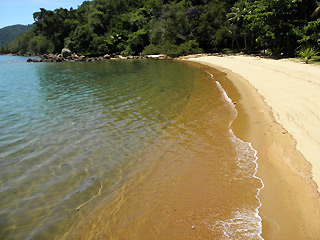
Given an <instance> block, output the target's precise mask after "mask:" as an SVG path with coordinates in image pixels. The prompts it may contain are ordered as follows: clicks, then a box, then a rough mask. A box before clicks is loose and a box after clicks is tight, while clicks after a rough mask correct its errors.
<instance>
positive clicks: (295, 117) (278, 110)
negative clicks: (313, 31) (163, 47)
mask: <svg viewBox="0 0 320 240" xmlns="http://www.w3.org/2000/svg"><path fill="white" fill-rule="evenodd" d="M189 60H192V61H194V62H200V63H209V64H213V65H217V66H220V67H223V68H227V69H229V70H231V71H232V72H234V73H237V74H239V75H241V76H242V77H243V78H245V79H246V80H247V81H248V82H250V83H251V84H252V85H253V86H254V87H255V88H256V89H257V91H258V93H260V94H261V95H262V96H263V97H264V98H265V102H266V103H267V104H268V105H269V106H270V107H271V108H272V112H273V115H274V118H275V120H276V121H277V122H278V123H279V124H281V125H282V126H283V127H284V128H285V129H286V130H287V131H288V132H289V133H291V135H292V136H293V138H294V139H295V140H296V141H297V150H299V151H300V152H301V153H302V154H303V155H304V157H305V158H306V159H307V160H308V161H309V162H310V163H311V164H312V166H313V167H312V173H313V179H314V181H315V182H316V183H317V185H318V190H319V186H320V155H319V152H320V67H318V66H314V65H307V64H302V63H296V62H292V61H289V60H272V59H263V58H258V57H247V56H224V57H219V56H208V57H201V58H193V59H189Z"/></svg>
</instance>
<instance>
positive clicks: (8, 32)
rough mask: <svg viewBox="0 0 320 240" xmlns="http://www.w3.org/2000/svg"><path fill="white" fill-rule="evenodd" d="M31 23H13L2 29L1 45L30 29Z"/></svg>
mask: <svg viewBox="0 0 320 240" xmlns="http://www.w3.org/2000/svg"><path fill="white" fill-rule="evenodd" d="M31 27H32V26H31V25H20V24H17V25H13V26H8V27H4V28H1V29H0V47H3V46H5V45H7V44H9V43H11V42H12V41H13V40H14V39H15V38H16V37H18V36H19V35H21V34H23V33H25V32H27V31H29V30H30V29H31Z"/></svg>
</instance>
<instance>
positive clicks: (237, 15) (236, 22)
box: [227, 0, 249, 50]
mask: <svg viewBox="0 0 320 240" xmlns="http://www.w3.org/2000/svg"><path fill="white" fill-rule="evenodd" d="M248 6H249V3H248V1H247V0H241V1H239V2H236V3H235V4H234V6H233V7H232V8H231V12H230V13H228V14H227V17H228V21H229V22H231V27H232V28H234V27H236V28H237V29H238V30H239V31H240V35H242V36H243V40H244V48H245V49H246V50H247V33H246V30H245V28H244V27H243V20H244V17H245V15H246V14H247V9H248ZM234 32H235V31H234ZM236 41H237V40H236ZM237 43H238V41H237ZM238 46H239V43H238Z"/></svg>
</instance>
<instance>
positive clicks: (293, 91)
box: [184, 56, 320, 239]
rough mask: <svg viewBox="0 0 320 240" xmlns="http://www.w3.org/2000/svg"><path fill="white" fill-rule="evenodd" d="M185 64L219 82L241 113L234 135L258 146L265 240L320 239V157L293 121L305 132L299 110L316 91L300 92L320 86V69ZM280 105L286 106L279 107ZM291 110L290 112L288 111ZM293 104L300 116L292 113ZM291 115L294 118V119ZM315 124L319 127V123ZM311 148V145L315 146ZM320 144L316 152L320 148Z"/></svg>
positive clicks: (239, 62) (267, 62) (247, 60)
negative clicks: (295, 120)
mask: <svg viewBox="0 0 320 240" xmlns="http://www.w3.org/2000/svg"><path fill="white" fill-rule="evenodd" d="M184 61H186V62H192V63H200V64H201V65H202V66H200V67H201V68H205V70H206V71H208V72H209V73H211V74H213V76H214V77H215V78H217V79H219V82H220V84H221V85H222V87H223V88H224V89H225V91H226V92H227V94H228V96H229V97H230V98H231V99H232V101H233V102H235V104H236V109H237V111H238V116H237V118H236V119H235V120H234V122H233V125H232V129H233V131H234V133H235V134H236V136H237V137H239V138H240V139H242V140H243V141H247V142H250V143H252V146H253V147H254V148H255V149H256V150H257V152H258V165H259V167H258V172H257V176H258V177H259V178H261V179H262V181H263V182H264V188H263V189H262V190H261V192H260V195H259V199H260V201H261V203H262V207H261V208H260V216H261V217H262V227H263V232H262V237H263V238H264V239H317V237H318V236H319V235H320V227H319V226H320V198H319V192H318V186H320V180H319V176H318V173H319V169H320V168H319V166H318V164H317V162H316V161H315V159H316V156H314V155H315V154H316V152H313V153H312V154H313V155H312V154H310V153H308V149H305V148H304V147H303V144H304V141H306V138H305V137H303V136H302V137H301V136H300V138H299V135H297V133H296V132H297V131H294V130H292V129H294V128H297V126H296V125H292V124H290V120H291V122H292V121H293V120H292V119H297V120H299V121H300V122H299V124H300V125H299V126H302V129H303V127H305V125H303V123H301V121H303V120H304V119H303V118H304V115H302V116H298V113H299V111H301V112H302V113H303V111H304V109H303V108H299V106H298V105H299V103H300V104H302V105H303V104H305V103H306V101H307V100H308V97H305V98H303V94H305V95H308V94H311V95H312V93H313V92H310V91H311V90H312V89H311V90H310V89H309V91H307V92H299V90H300V89H301V87H302V86H305V85H308V84H311V87H313V88H315V86H317V76H318V74H319V76H320V68H318V67H317V66H311V67H310V66H309V65H305V64H299V63H294V62H290V61H285V60H271V59H260V58H257V57H246V56H225V57H217V56H209V57H200V58H190V59H187V60H184ZM207 66H208V67H209V68H208V67H207ZM306 68H307V69H306ZM309 69H312V71H311V70H310V71H309ZM217 70H218V71H217ZM291 70H292V71H291ZM294 70H295V71H297V72H294ZM303 74H305V75H306V79H304V77H303V76H304V75H303ZM284 78H285V79H284ZM282 79H284V82H282ZM319 79H320V77H319ZM289 83H290V85H289V86H288V84H289ZM286 85H287V89H288V88H290V91H289V92H288V93H287V94H282V95H284V96H281V93H284V91H286V88H285V87H286ZM303 90H305V89H303ZM314 91H317V88H315V89H314ZM314 93H315V92H314ZM290 95H292V96H293V98H297V100H296V101H297V102H291V103H290V101H292V99H290V98H289V99H288V96H290ZM273 96H275V98H276V99H275V100H273V99H272V98H273ZM312 96H313V95H312ZM281 100H282V101H281ZM277 101H281V104H278V105H279V106H277ZM309 101H310V100H309ZM314 101H316V99H314ZM286 105H288V109H285V107H286ZM292 105H294V106H293V107H295V108H296V110H298V112H295V111H293V110H292V108H290V106H292ZM283 108H284V110H283ZM279 109H280V110H279ZM314 110H315V113H313V115H316V114H317V113H319V112H317V110H318V109H317V106H315V109H314ZM290 111H291V112H290ZM292 111H293V112H292ZM283 112H285V113H283ZM289 114H292V116H291V119H290V118H289V117H288V116H290V115H289ZM306 114H308V112H306ZM286 117H288V118H289V120H287V119H286ZM312 117H313V116H311V118H312ZM312 120H313V124H315V125H316V124H317V122H315V121H316V119H312ZM286 121H287V122H286ZM318 121H319V119H318ZM318 126H319V125H318ZM299 130H300V131H301V129H299ZM303 130H306V129H303ZM306 131H308V129H307V130H306ZM314 138H316V137H314V136H313V138H312V139H311V141H312V140H313V139H314ZM308 143H309V144H311V143H310V141H309V142H308ZM316 143H317V142H316ZM316 143H313V145H312V147H313V148H314V149H319V148H317V145H315V144H316ZM301 144H302V147H301ZM314 151H316V150H314ZM310 155H312V157H311V158H310Z"/></svg>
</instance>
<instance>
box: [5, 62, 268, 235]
mask: <svg viewBox="0 0 320 240" xmlns="http://www.w3.org/2000/svg"><path fill="white" fill-rule="evenodd" d="M9 63H10V64H9ZM218 80H219V79H215V76H214V74H213V75H212V74H211V73H208V72H206V71H204V70H202V69H200V68H199V67H196V66H193V65H190V64H185V63H181V62H175V61H147V60H132V61H129V60H128V61H106V62H99V63H27V62H26V58H23V57H13V56H0V196H1V197H0V238H1V239H260V233H261V228H262V227H261V218H260V217H259V212H258V211H259V207H260V201H259V198H258V194H259V191H260V189H261V187H262V182H261V180H260V179H258V178H257V177H256V176H255V173H256V170H257V164H256V161H257V157H256V152H255V150H254V149H253V148H252V147H251V145H250V143H245V142H243V141H241V140H240V139H238V138H237V137H236V136H235V135H234V134H233V132H232V130H231V128H230V126H231V123H232V121H233V120H234V118H235V117H236V115H237V112H236V110H235V108H234V106H233V104H232V102H231V101H230V99H229V98H228V96H227V95H226V93H225V92H224V90H223V88H222V87H221V85H220V84H219V82H218Z"/></svg>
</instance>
